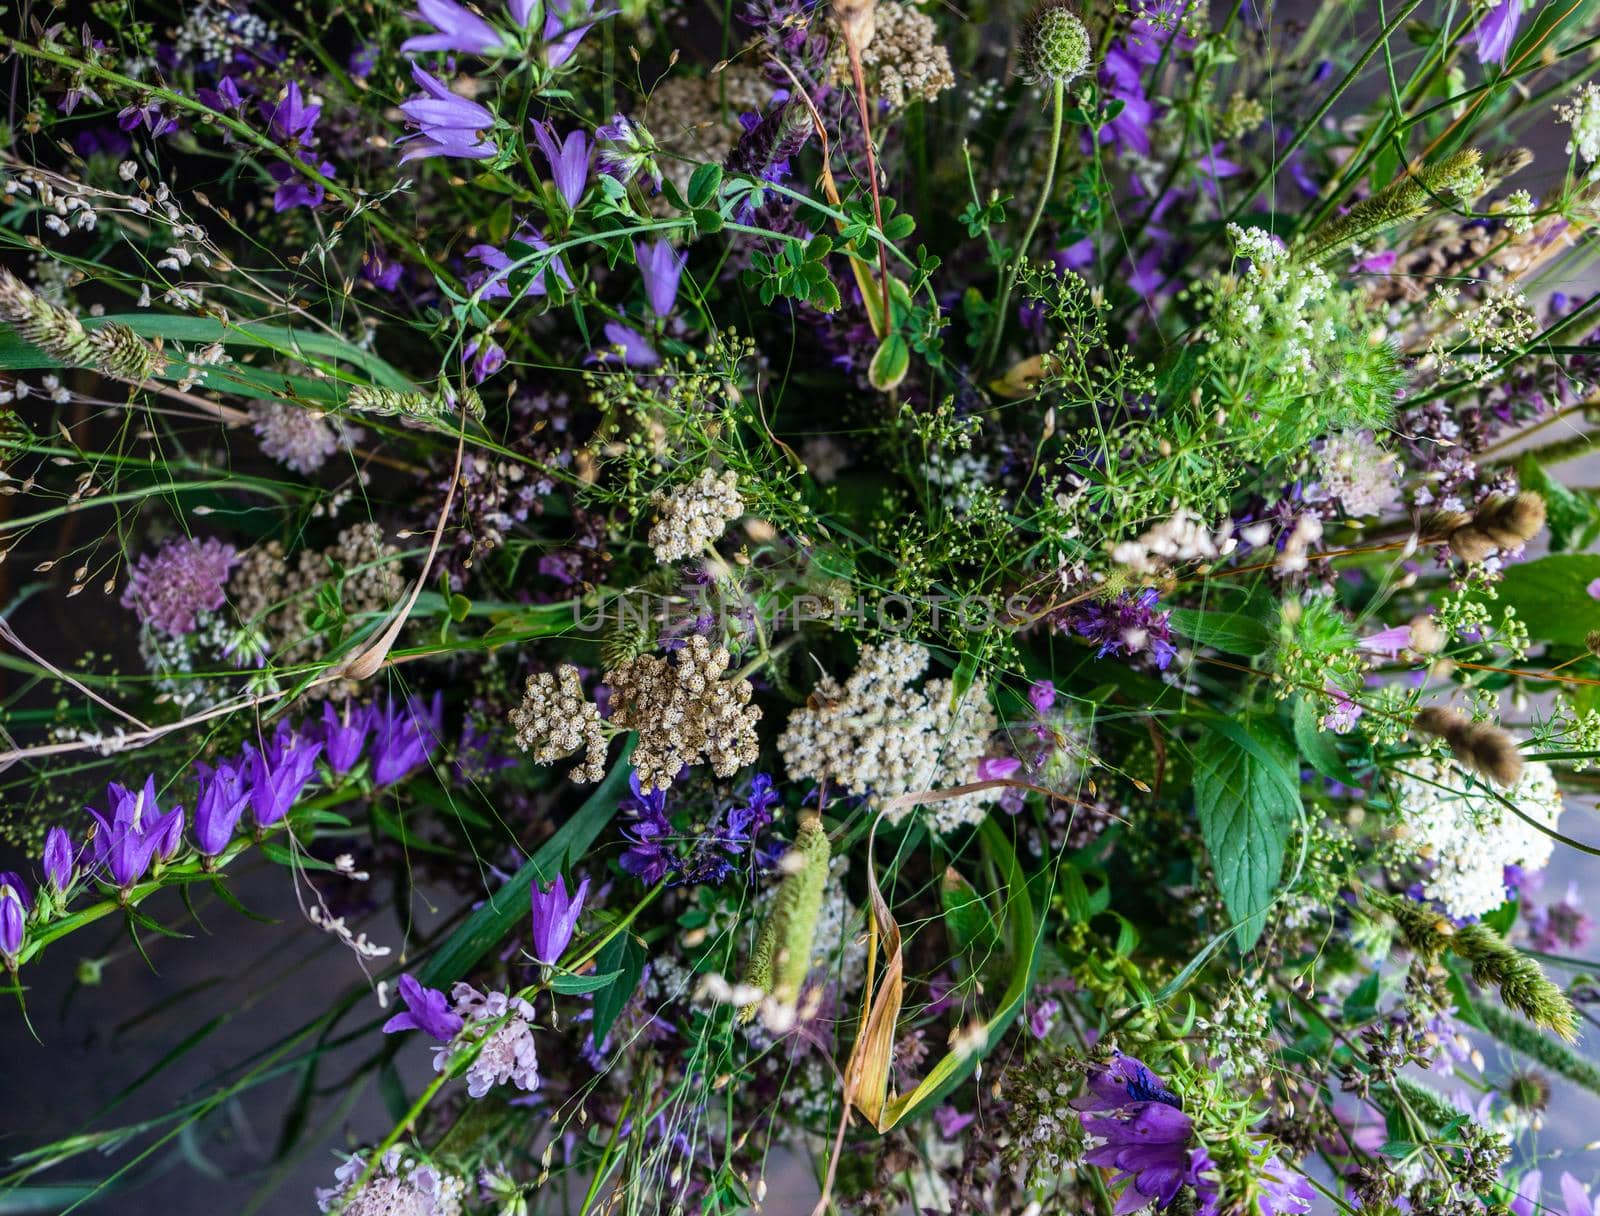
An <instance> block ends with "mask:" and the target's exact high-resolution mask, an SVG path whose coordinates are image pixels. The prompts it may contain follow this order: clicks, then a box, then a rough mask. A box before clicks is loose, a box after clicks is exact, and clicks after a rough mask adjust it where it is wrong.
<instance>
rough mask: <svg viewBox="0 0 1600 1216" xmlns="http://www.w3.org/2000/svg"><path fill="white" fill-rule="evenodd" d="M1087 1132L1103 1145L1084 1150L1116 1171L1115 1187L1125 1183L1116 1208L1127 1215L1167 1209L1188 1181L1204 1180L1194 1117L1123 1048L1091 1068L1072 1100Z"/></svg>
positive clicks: (1121, 1215) (1095, 1161) (1207, 1162)
mask: <svg viewBox="0 0 1600 1216" xmlns="http://www.w3.org/2000/svg"><path fill="white" fill-rule="evenodd" d="M1073 1106H1074V1107H1076V1108H1077V1110H1078V1112H1079V1114H1078V1118H1079V1121H1080V1122H1081V1123H1082V1124H1083V1130H1084V1131H1086V1132H1087V1133H1089V1134H1090V1135H1091V1136H1095V1137H1097V1138H1098V1139H1099V1140H1100V1141H1101V1143H1100V1144H1099V1145H1097V1146H1096V1147H1094V1148H1092V1149H1090V1150H1089V1151H1088V1152H1087V1153H1085V1154H1084V1160H1085V1161H1088V1162H1089V1163H1090V1164H1092V1165H1099V1166H1104V1167H1106V1168H1108V1169H1114V1170H1115V1171H1117V1172H1116V1173H1115V1174H1114V1175H1113V1176H1112V1178H1111V1185H1112V1186H1119V1185H1121V1186H1122V1191H1121V1194H1120V1195H1119V1196H1118V1197H1117V1204H1116V1207H1115V1209H1114V1210H1115V1212H1116V1213H1117V1214H1118V1216H1125V1214H1126V1213H1128V1212H1135V1211H1138V1210H1139V1209H1140V1208H1142V1207H1144V1206H1146V1205H1147V1204H1150V1203H1152V1202H1153V1203H1154V1204H1155V1205H1156V1206H1157V1207H1158V1208H1163V1209H1164V1208H1167V1207H1170V1206H1171V1205H1172V1201H1173V1200H1174V1199H1176V1198H1177V1197H1178V1191H1179V1190H1180V1189H1181V1188H1182V1187H1183V1185H1184V1184H1185V1183H1189V1184H1191V1185H1196V1184H1197V1183H1198V1182H1199V1180H1200V1175H1199V1172H1198V1170H1197V1166H1199V1164H1200V1162H1201V1161H1203V1162H1204V1164H1205V1165H1206V1166H1209V1165H1210V1158H1209V1157H1206V1156H1205V1154H1204V1152H1203V1150H1201V1151H1200V1152H1199V1153H1198V1158H1199V1160H1197V1159H1196V1155H1195V1154H1192V1153H1191V1149H1190V1144H1189V1142H1190V1140H1191V1139H1192V1138H1193V1135H1194V1121H1193V1120H1192V1119H1190V1118H1189V1116H1188V1115H1186V1114H1185V1113H1184V1112H1183V1109H1182V1107H1181V1106H1180V1105H1179V1104H1178V1098H1177V1095H1175V1094H1174V1093H1173V1092H1172V1091H1171V1090H1170V1089H1168V1088H1167V1087H1166V1085H1165V1084H1164V1083H1163V1082H1162V1081H1161V1079H1160V1078H1159V1077H1157V1076H1156V1075H1155V1074H1154V1073H1152V1072H1151V1071H1150V1070H1149V1069H1148V1068H1146V1067H1145V1066H1144V1064H1143V1063H1142V1062H1140V1061H1139V1060H1136V1059H1134V1058H1133V1057H1132V1056H1125V1055H1122V1054H1121V1053H1120V1052H1119V1053H1118V1054H1117V1055H1116V1056H1115V1057H1114V1058H1113V1059H1112V1061H1111V1063H1110V1064H1109V1065H1107V1066H1105V1067H1103V1068H1097V1069H1094V1070H1092V1071H1091V1072H1090V1073H1089V1076H1088V1085H1087V1088H1086V1089H1085V1091H1084V1093H1083V1094H1082V1095H1081V1096H1079V1097H1077V1098H1075V1099H1073Z"/></svg>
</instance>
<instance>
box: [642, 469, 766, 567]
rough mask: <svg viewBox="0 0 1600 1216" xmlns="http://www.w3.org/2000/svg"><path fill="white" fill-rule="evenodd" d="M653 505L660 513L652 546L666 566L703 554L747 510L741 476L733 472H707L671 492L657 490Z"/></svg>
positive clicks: (653, 496) (651, 497)
mask: <svg viewBox="0 0 1600 1216" xmlns="http://www.w3.org/2000/svg"><path fill="white" fill-rule="evenodd" d="M650 503H651V505H652V506H653V507H655V509H656V512H657V518H656V522H655V523H654V524H652V525H651V526H650V536H649V541H650V547H651V548H652V549H654V550H655V554H656V560H657V561H658V562H661V563H662V564H663V565H664V564H666V563H668V562H675V561H678V560H679V559H680V558H685V557H691V556H693V555H694V554H696V553H700V552H703V551H704V550H705V549H706V548H707V546H709V545H711V544H712V543H713V542H715V541H716V540H717V538H718V537H720V536H721V535H722V533H723V531H724V529H726V528H727V526H728V525H729V524H730V523H732V522H733V521H734V520H736V519H738V518H739V516H741V515H743V514H744V510H745V505H744V499H742V498H740V497H739V475H738V474H737V473H735V472H734V471H733V470H732V469H727V470H725V471H724V472H722V473H721V474H720V475H719V474H716V473H713V472H712V471H711V470H710V469H706V470H705V471H704V472H702V473H701V474H700V478H699V480H698V481H691V482H689V483H687V484H686V485H681V486H675V487H673V489H672V490H671V491H670V492H669V491H665V490H657V491H656V492H655V493H654V494H652V495H651V496H650Z"/></svg>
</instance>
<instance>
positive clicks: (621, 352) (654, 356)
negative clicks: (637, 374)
mask: <svg viewBox="0 0 1600 1216" xmlns="http://www.w3.org/2000/svg"><path fill="white" fill-rule="evenodd" d="M604 331H605V335H606V342H607V344H608V349H607V351H606V352H605V355H604V356H602V357H603V358H610V359H620V360H621V361H622V363H623V364H624V365H625V366H627V367H655V366H657V365H658V364H659V363H660V362H661V356H660V355H659V354H658V353H657V352H656V348H655V347H653V346H651V345H650V343H649V341H648V339H646V338H645V336H644V335H643V334H641V333H640V332H639V331H638V330H637V329H634V328H633V327H632V326H630V325H623V324H622V323H621V322H619V321H607V322H606V323H605V327H604Z"/></svg>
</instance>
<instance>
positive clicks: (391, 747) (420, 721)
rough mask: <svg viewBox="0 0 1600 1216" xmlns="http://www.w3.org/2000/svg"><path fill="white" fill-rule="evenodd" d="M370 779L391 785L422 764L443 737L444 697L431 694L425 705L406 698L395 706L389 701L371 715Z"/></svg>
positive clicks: (380, 783) (377, 782) (392, 700)
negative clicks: (431, 697)
mask: <svg viewBox="0 0 1600 1216" xmlns="http://www.w3.org/2000/svg"><path fill="white" fill-rule="evenodd" d="M373 729H374V735H373V740H372V754H373V761H372V780H373V781H374V782H375V783H376V784H378V785H392V784H394V783H395V782H396V781H398V780H400V778H402V777H404V776H405V775H406V774H408V773H410V772H411V771H412V770H413V769H415V768H418V767H419V766H421V765H422V764H424V763H426V762H427V760H428V757H429V756H431V755H433V753H434V750H435V749H436V748H437V747H438V746H439V741H440V740H441V739H442V738H443V737H444V698H443V696H442V694H440V693H434V694H433V700H432V701H431V702H430V703H429V704H428V705H426V706H424V705H423V704H422V703H421V702H420V701H418V700H417V699H416V698H414V697H408V698H407V699H406V701H405V703H404V704H403V705H399V706H397V705H396V704H395V702H394V699H393V698H390V700H389V701H388V703H387V704H386V705H384V706H383V708H381V709H379V710H377V711H375V713H374V714H373Z"/></svg>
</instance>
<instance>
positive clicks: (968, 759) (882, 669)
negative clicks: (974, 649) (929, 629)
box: [778, 638, 999, 832]
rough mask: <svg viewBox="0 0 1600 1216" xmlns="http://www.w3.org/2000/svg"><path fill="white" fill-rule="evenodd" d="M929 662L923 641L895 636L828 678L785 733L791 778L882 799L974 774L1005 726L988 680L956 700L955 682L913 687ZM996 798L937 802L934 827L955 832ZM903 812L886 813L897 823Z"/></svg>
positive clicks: (782, 740) (990, 794)
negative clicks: (843, 674)
mask: <svg viewBox="0 0 1600 1216" xmlns="http://www.w3.org/2000/svg"><path fill="white" fill-rule="evenodd" d="M928 658H929V656H928V651H927V649H926V648H925V647H922V646H918V645H916V644H915V643H913V642H907V641H903V640H902V639H899V638H891V639H889V640H888V641H885V642H882V643H879V644H876V645H869V646H864V647H862V649H861V658H860V660H859V661H858V663H857V664H856V669H855V671H854V672H852V673H851V675H850V678H849V679H848V680H846V681H845V682H844V683H843V684H842V685H841V684H840V683H839V682H838V681H837V680H835V679H834V678H833V677H832V676H824V677H823V678H822V680H821V682H820V683H819V684H818V685H817V688H816V691H815V692H814V693H813V694H812V697H811V700H810V703H808V704H807V705H805V706H802V707H801V708H800V709H797V710H795V712H794V713H793V714H791V715H790V716H789V722H788V725H787V726H786V727H785V728H784V732H783V734H782V735H781V736H779V738H778V751H779V752H780V753H781V754H782V756H783V761H784V765H785V766H786V767H787V769H788V771H789V776H791V777H793V778H795V779H796V780H802V779H806V778H809V779H811V780H813V781H819V782H820V781H827V782H828V783H829V785H830V786H835V787H838V788H839V789H842V790H844V791H845V792H847V793H851V794H872V795H876V796H877V797H880V798H890V797H893V796H895V795H897V794H904V793H908V792H911V791H921V790H934V789H939V788H942V787H944V786H950V785H959V784H964V783H966V782H970V781H973V780H975V779H976V776H977V765H978V761H979V760H980V759H981V758H982V757H983V756H984V754H985V753H986V752H987V751H988V749H989V742H990V736H991V735H992V734H993V733H994V730H995V728H996V725H997V721H996V718H995V715H994V710H993V709H992V708H991V707H990V705H989V701H988V697H987V696H986V695H985V689H984V685H983V683H982V681H979V682H976V683H974V684H973V685H972V687H971V688H970V689H968V691H967V693H966V695H965V696H964V697H962V698H961V699H960V701H959V703H956V704H952V695H951V694H952V685H951V682H950V681H949V680H929V681H928V682H927V684H926V685H924V686H923V688H922V689H921V690H920V691H919V690H917V689H915V688H912V687H911V684H912V682H913V681H914V680H916V679H917V677H918V676H920V675H922V673H923V672H924V671H926V670H927V667H928ZM998 797H999V795H998V793H996V792H995V791H993V790H980V791H977V792H976V793H971V794H964V795H962V796H961V797H959V798H952V799H948V800H946V801H943V802H937V803H933V804H931V805H930V807H929V810H928V817H929V820H930V822H931V823H932V824H933V826H934V827H935V829H936V830H938V831H940V832H949V831H953V830H954V829H956V828H958V827H961V826H963V825H967V824H973V823H977V822H979V821H980V820H981V819H982V818H983V816H984V815H985V813H986V811H987V808H988V806H989V805H990V804H991V803H993V802H994V801H995V800H996V799H997V798H998ZM905 814H906V812H905V811H904V810H901V811H900V812H899V813H894V812H891V813H890V814H889V815H888V816H887V817H888V818H889V820H890V821H891V822H899V820H901V819H903V818H904V817H905Z"/></svg>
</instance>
